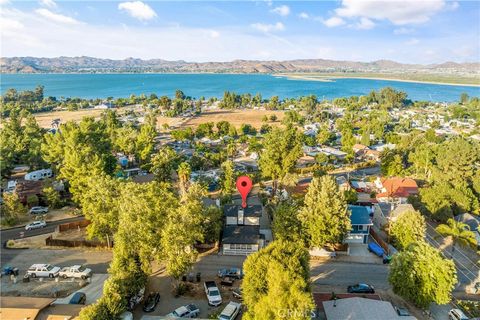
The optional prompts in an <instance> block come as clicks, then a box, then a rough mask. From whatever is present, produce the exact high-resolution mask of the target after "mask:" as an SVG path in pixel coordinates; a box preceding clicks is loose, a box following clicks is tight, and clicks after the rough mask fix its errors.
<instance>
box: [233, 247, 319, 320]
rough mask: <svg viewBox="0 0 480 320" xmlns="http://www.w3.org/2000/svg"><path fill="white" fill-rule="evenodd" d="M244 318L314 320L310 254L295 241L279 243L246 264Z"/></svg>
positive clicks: (255, 255)
mask: <svg viewBox="0 0 480 320" xmlns="http://www.w3.org/2000/svg"><path fill="white" fill-rule="evenodd" d="M244 271H245V278H244V280H243V283H242V289H243V301H244V302H245V305H246V307H247V311H246V312H245V313H244V315H243V317H244V319H247V320H248V319H271V320H279V319H284V317H285V314H284V313H283V312H282V311H285V310H286V309H288V311H289V312H292V313H294V314H295V319H310V312H311V310H313V308H314V302H313V299H312V296H311V293H310V288H309V255H308V251H307V250H306V249H305V248H303V247H301V246H298V245H297V244H295V243H292V242H285V241H281V240H276V241H274V242H272V243H271V244H269V245H268V246H267V247H265V248H263V249H261V250H260V251H259V252H257V253H254V254H251V255H249V256H248V257H247V260H246V261H245V263H244Z"/></svg>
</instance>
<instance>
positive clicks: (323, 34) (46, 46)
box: [0, 0, 480, 63]
mask: <svg viewBox="0 0 480 320" xmlns="http://www.w3.org/2000/svg"><path fill="white" fill-rule="evenodd" d="M0 3H1V12H0V33H1V56H2V57H12V56H36V57H58V56H82V55H85V56H93V57H99V58H112V59H123V58H127V57H135V58H144V59H145V58H161V59H167V60H187V61H230V60H234V59H260V60H268V59H274V60H287V59H301V58H323V59H335V60H360V61H372V60H377V59H391V60H395V61H399V62H406V63H436V62H444V61H448V60H452V61H458V62H465V61H470V62H478V61H480V40H479V39H480V2H479V1H445V0H426V1H422V0H403V1H368V0H367V1H364V0H342V1H287V2H285V1H282V2H272V1H235V2H233V1H216V2H207V1H193V2H187V1H149V2H141V1H131V2H114V1H53V0H41V1H18V2H17V1H11V0H10V1H8V0H0Z"/></svg>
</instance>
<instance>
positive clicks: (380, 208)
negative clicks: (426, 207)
mask: <svg viewBox="0 0 480 320" xmlns="http://www.w3.org/2000/svg"><path fill="white" fill-rule="evenodd" d="M407 211H415V208H413V206H412V205H411V204H409V203H402V204H394V203H387V202H379V203H377V204H375V206H374V213H373V222H374V223H375V225H377V226H378V227H380V228H382V227H383V226H385V225H387V224H388V223H390V222H394V221H395V220H397V219H398V217H400V216H401V215H402V214H403V213H404V212H407Z"/></svg>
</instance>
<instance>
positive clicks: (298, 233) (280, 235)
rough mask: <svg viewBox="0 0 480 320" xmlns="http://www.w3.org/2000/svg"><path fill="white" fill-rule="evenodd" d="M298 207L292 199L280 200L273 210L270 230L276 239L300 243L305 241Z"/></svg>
mask: <svg viewBox="0 0 480 320" xmlns="http://www.w3.org/2000/svg"><path fill="white" fill-rule="evenodd" d="M298 213H299V207H298V204H297V203H295V202H294V201H282V202H280V203H278V204H277V205H276V206H275V208H274V210H273V223H272V231H273V234H274V235H275V239H276V240H284V241H291V242H294V243H302V242H304V241H305V239H304V238H305V237H304V230H303V226H302V222H301V221H300V219H299V218H298Z"/></svg>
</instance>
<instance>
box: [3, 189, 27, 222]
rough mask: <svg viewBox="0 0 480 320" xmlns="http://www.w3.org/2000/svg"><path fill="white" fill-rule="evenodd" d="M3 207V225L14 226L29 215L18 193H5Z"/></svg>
mask: <svg viewBox="0 0 480 320" xmlns="http://www.w3.org/2000/svg"><path fill="white" fill-rule="evenodd" d="M2 197H3V205H2V224H3V225H6V226H12V225H15V224H16V223H18V221H19V219H20V218H22V217H24V216H25V214H26V213H27V208H26V207H25V206H24V205H23V204H22V203H21V202H20V199H19V198H18V195H17V193H16V192H13V193H4V194H3V195H2Z"/></svg>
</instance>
